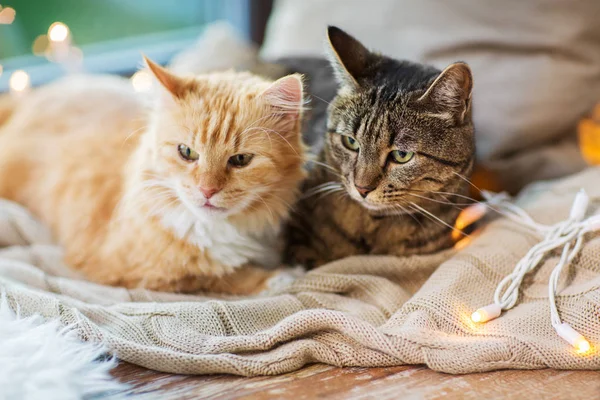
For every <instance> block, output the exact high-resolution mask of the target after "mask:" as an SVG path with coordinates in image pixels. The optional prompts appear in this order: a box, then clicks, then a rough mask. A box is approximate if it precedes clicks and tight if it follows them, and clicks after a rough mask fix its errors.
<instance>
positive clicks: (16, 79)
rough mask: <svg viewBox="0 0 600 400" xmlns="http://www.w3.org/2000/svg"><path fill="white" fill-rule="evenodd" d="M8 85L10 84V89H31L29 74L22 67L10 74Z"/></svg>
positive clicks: (18, 90) (16, 90) (19, 90)
mask: <svg viewBox="0 0 600 400" xmlns="http://www.w3.org/2000/svg"><path fill="white" fill-rule="evenodd" d="M8 85H9V86H10V89H11V90H12V91H15V92H23V91H25V90H27V89H29V86H30V85H31V81H30V79H29V74H28V73H27V72H25V71H23V70H20V69H19V70H16V71H15V72H13V73H12V75H11V76H10V80H9V82H8Z"/></svg>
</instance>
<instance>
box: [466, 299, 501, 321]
mask: <svg viewBox="0 0 600 400" xmlns="http://www.w3.org/2000/svg"><path fill="white" fill-rule="evenodd" d="M501 313H502V308H501V307H500V306H499V305H497V304H495V303H494V304H490V305H487V306H485V307H481V308H479V309H477V311H475V312H474V313H473V314H471V321H473V322H487V321H489V320H492V319H494V318H498V317H499V316H500V314H501Z"/></svg>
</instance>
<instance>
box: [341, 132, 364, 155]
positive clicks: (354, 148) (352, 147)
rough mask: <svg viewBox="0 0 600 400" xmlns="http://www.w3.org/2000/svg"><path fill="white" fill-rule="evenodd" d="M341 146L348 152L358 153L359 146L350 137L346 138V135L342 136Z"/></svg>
mask: <svg viewBox="0 0 600 400" xmlns="http://www.w3.org/2000/svg"><path fill="white" fill-rule="evenodd" d="M342 144H343V145H344V147H346V148H347V149H348V150H352V151H358V149H359V148H360V145H359V144H358V142H357V141H356V139H354V138H353V137H350V136H346V135H342Z"/></svg>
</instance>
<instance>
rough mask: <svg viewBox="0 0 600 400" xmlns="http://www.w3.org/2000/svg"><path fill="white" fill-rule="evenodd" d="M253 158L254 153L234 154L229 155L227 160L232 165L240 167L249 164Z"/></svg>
mask: <svg viewBox="0 0 600 400" xmlns="http://www.w3.org/2000/svg"><path fill="white" fill-rule="evenodd" d="M253 158H254V154H236V155H235V156H231V157H229V161H228V162H229V164H230V165H232V166H234V167H237V168H242V167H245V166H246V165H248V164H250V161H252V159H253Z"/></svg>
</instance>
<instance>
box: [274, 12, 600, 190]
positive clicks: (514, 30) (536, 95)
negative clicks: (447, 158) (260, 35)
mask: <svg viewBox="0 0 600 400" xmlns="http://www.w3.org/2000/svg"><path fill="white" fill-rule="evenodd" d="M327 24H333V25H337V26H339V27H340V28H342V29H344V30H346V31H347V32H349V33H351V34H353V35H355V36H356V37H357V38H358V39H359V40H361V41H363V43H364V44H365V45H367V46H368V47H370V48H372V49H375V50H380V51H382V52H384V53H386V54H389V55H391V56H394V57H397V58H403V59H409V60H414V61H420V62H424V63H429V64H433V65H435V66H437V67H439V68H442V67H444V66H446V65H447V64H449V63H451V62H453V61H458V60H461V61H466V62H468V63H469V64H470V65H471V67H472V69H473V72H474V75H475V89H474V107H473V110H474V119H475V126H476V129H477V140H478V143H477V145H478V156H479V158H480V159H481V160H483V161H485V164H487V166H489V167H490V168H492V170H494V171H496V172H498V173H500V174H501V176H500V178H501V180H502V182H503V183H504V184H505V185H506V186H508V187H509V188H510V189H512V190H515V189H518V188H520V187H522V186H523V185H524V184H525V183H527V182H529V181H532V180H536V179H543V178H551V177H557V176H560V175H565V174H568V173H571V172H575V171H577V170H579V169H581V168H582V167H583V166H584V163H583V160H582V158H581V157H580V156H579V153H578V149H577V144H576V140H575V131H576V124H577V122H578V120H579V119H580V118H581V117H582V116H584V115H585V113H587V112H588V111H590V110H591V109H592V107H593V105H594V104H595V102H596V101H597V100H599V99H600V1H598V0H582V1H549V0H528V1H509V2H504V3H498V2H491V1H472V0H447V1H444V2H439V1H435V0H405V1H397V0H377V1H362V0H303V1H296V0H278V1H276V4H275V7H274V12H273V15H272V17H271V19H270V21H269V26H268V29H267V35H266V40H265V43H264V46H263V48H262V55H263V56H264V57H265V58H267V59H275V58H279V57H282V56H291V55H320V54H322V49H323V45H324V36H325V27H326V25H327Z"/></svg>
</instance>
